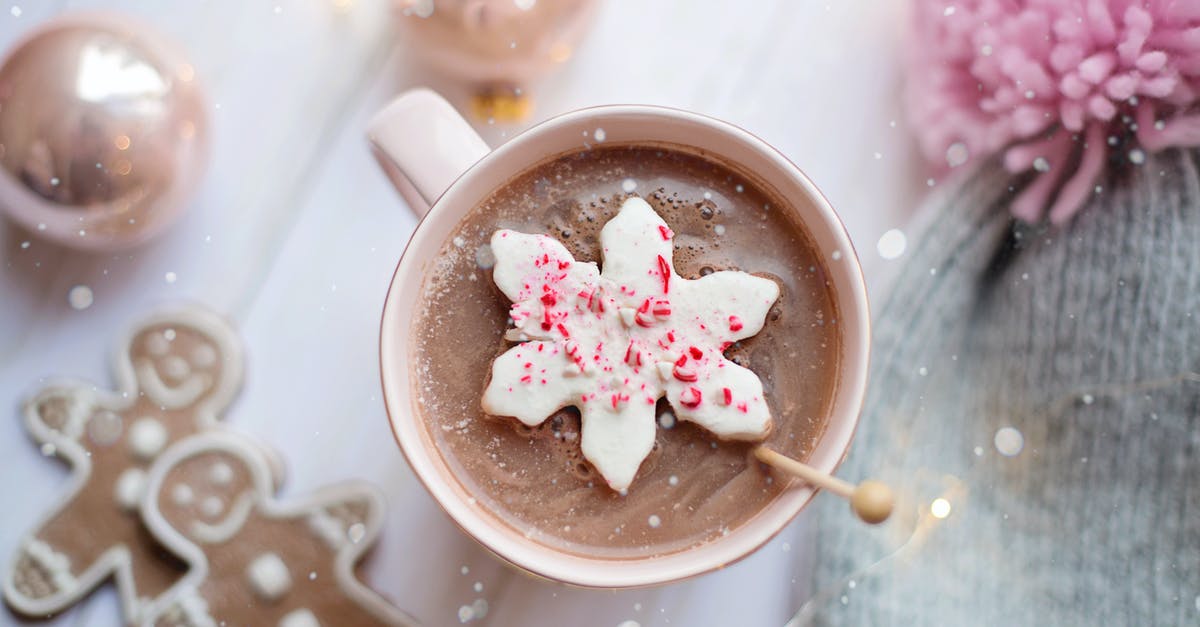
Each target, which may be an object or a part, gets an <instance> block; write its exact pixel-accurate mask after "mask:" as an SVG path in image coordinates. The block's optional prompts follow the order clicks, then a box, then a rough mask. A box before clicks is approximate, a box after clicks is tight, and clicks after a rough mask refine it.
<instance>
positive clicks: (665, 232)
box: [658, 224, 675, 242]
mask: <svg viewBox="0 0 1200 627" xmlns="http://www.w3.org/2000/svg"><path fill="white" fill-rule="evenodd" d="M658 232H659V233H660V234H661V235H662V238H663V241H664V242H666V241H670V239H671V238H672V237H675V233H673V232H672V231H671V229H669V228H667V225H665V224H660V225H658Z"/></svg>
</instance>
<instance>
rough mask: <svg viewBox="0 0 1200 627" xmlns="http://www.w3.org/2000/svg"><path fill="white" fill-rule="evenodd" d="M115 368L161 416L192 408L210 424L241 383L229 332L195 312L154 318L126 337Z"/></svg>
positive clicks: (235, 348) (223, 325) (237, 350)
mask: <svg viewBox="0 0 1200 627" xmlns="http://www.w3.org/2000/svg"><path fill="white" fill-rule="evenodd" d="M118 368H120V369H121V370H122V371H123V373H122V374H123V376H122V378H123V379H126V380H130V381H132V382H133V385H132V387H135V388H136V389H137V390H138V392H139V394H141V395H143V396H144V397H146V398H147V399H149V400H150V401H151V402H154V403H157V404H158V405H159V406H160V407H162V408H163V409H164V410H179V409H185V408H192V409H193V412H194V413H195V414H196V416H197V417H198V418H200V419H202V420H211V419H213V418H214V417H215V415H216V413H218V412H219V411H220V410H221V409H223V408H224V407H225V405H227V404H228V403H229V401H230V400H231V399H232V398H233V395H234V394H235V393H236V392H237V388H238V386H239V385H240V384H241V380H242V355H241V349H240V346H239V345H238V342H237V341H236V337H235V336H234V335H233V333H232V331H231V330H230V329H229V326H228V325H227V324H226V323H225V322H224V321H223V320H221V319H220V318H218V317H216V316H213V315H211V314H207V313H205V312H202V311H200V310H191V311H188V312H186V313H183V314H168V315H162V316H155V317H153V318H151V319H149V320H148V321H146V322H145V323H144V324H142V325H141V326H139V327H138V328H137V329H136V330H135V331H134V332H133V333H132V334H131V336H130V337H129V339H128V341H127V342H126V344H125V347H124V355H123V356H122V357H121V358H120V359H119V362H118Z"/></svg>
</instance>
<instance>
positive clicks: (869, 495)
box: [754, 446, 896, 525]
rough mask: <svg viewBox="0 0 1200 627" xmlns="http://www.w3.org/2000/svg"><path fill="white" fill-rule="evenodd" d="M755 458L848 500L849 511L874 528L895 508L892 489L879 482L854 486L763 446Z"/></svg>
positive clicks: (868, 482) (868, 481)
mask: <svg viewBox="0 0 1200 627" xmlns="http://www.w3.org/2000/svg"><path fill="white" fill-rule="evenodd" d="M754 456H755V457H756V458H758V461H760V462H762V463H764V464H767V465H768V466H771V467H772V468H777V469H779V470H782V471H783V472H786V473H788V474H790V475H792V476H795V477H799V478H800V479H803V480H804V481H807V482H808V483H811V484H812V485H814V486H816V487H818V488H824V489H825V490H828V491H830V492H833V493H834V494H836V495H838V496H840V497H842V498H844V499H847V500H849V501H850V508H851V509H852V510H854V513H855V514H856V515H858V517H859V518H861V519H862V520H863V522H866V523H868V524H872V525H877V524H879V523H881V522H883V521H885V520H887V519H888V517H889V516H891V515H892V509H894V508H895V502H896V499H895V498H894V497H893V496H892V490H891V488H889V487H887V486H886V485H885V484H883V483H880V482H878V481H872V480H870V479H868V480H866V481H863V482H862V483H860V484H858V485H857V486H856V485H854V484H852V483H849V482H847V481H843V480H841V479H838V478H837V477H835V476H833V475H828V474H825V473H823V472H821V471H820V470H817V469H816V468H813V467H812V466H809V465H808V464H805V463H802V462H798V461H796V460H794V459H792V458H790V457H788V456H786V455H784V454H782V453H780V452H778V451H773V450H771V449H769V448H767V447H765V446H760V447H758V448H756V449H754Z"/></svg>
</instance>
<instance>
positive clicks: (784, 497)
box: [379, 104, 871, 588]
mask: <svg viewBox="0 0 1200 627" xmlns="http://www.w3.org/2000/svg"><path fill="white" fill-rule="evenodd" d="M621 116H646V117H650V118H655V117H657V118H666V119H671V120H675V121H680V122H683V123H685V124H689V125H693V126H697V127H701V128H703V129H704V130H706V131H707V132H710V133H714V134H717V135H724V136H725V137H726V138H727V139H731V140H735V141H738V142H740V143H742V144H743V145H745V146H746V147H748V148H750V149H752V150H753V151H754V152H755V153H757V154H758V155H759V156H761V157H763V158H766V159H767V160H769V161H770V162H771V164H772V165H773V166H774V167H775V169H776V170H777V171H778V172H779V173H780V174H782V175H784V176H786V178H788V179H791V180H792V181H793V182H794V183H796V184H797V185H798V187H800V188H801V189H803V190H804V192H805V193H806V194H807V195H808V200H809V201H810V202H811V204H812V206H813V208H814V209H815V210H816V213H818V214H819V215H820V216H821V218H822V219H823V221H824V222H825V224H824V226H825V227H826V230H827V231H828V232H829V234H830V235H831V236H832V237H833V238H834V239H835V240H836V242H837V247H836V248H835V250H837V251H840V252H841V256H840V258H839V257H837V256H835V257H834V259H835V262H837V263H845V264H849V265H850V266H851V268H850V271H849V272H848V273H846V275H847V277H846V278H843V279H841V280H840V283H838V284H836V285H835V287H834V288H833V291H834V294H835V300H836V301H837V303H838V306H839V312H838V316H839V318H840V319H841V320H842V321H843V329H846V326H847V325H845V323H844V321H845V320H847V319H850V318H851V317H853V318H854V327H855V328H856V329H858V331H857V332H855V333H854V336H855V338H857V341H856V342H852V341H851V338H850V337H849V334H848V333H845V332H844V335H843V337H842V345H843V352H842V355H841V365H840V372H839V376H838V386H839V388H842V387H843V386H847V387H845V388H844V389H845V390H846V393H847V394H849V400H846V401H841V402H840V403H839V401H838V397H839V396H841V394H842V392H841V391H839V392H835V398H834V401H833V404H832V405H831V408H830V412H829V416H828V423H827V425H826V429H825V431H823V432H822V433H821V435H820V436H819V437H818V438H817V443H816V445H815V447H814V450H813V451H812V452H811V453H810V458H809V460H808V462H809V463H810V464H811V465H813V466H814V467H816V468H818V469H819V470H821V471H824V472H827V473H831V474H832V473H833V472H834V471H835V470H836V469H837V468H838V466H840V465H841V463H842V461H843V460H844V459H845V457H846V455H847V453H848V451H849V447H850V443H851V442H852V441H853V438H854V433H855V431H856V430H857V427H858V421H859V414H860V412H861V410H862V406H863V402H864V399H865V394H866V383H867V373H868V371H869V361H870V339H871V320H870V310H869V302H868V300H867V294H866V280H865V277H864V276H863V273H862V266H861V264H860V263H859V259H858V255H857V252H856V250H855V248H854V245H853V243H852V242H851V240H850V236H849V233H848V232H847V231H846V227H845V224H844V222H843V221H842V219H841V217H840V216H838V214H837V212H836V211H834V209H833V206H832V205H831V204H830V202H829V200H828V199H827V198H826V197H825V195H824V194H823V193H821V191H820V190H819V189H818V188H817V187H816V185H815V184H814V183H813V182H812V180H811V179H809V178H808V176H807V175H806V174H805V173H804V172H803V171H802V170H801V169H800V168H799V166H797V165H796V164H794V163H792V161H791V160H789V159H788V158H787V157H786V156H784V155H783V153H782V152H780V151H779V150H778V149H777V148H775V147H774V146H772V145H771V144H769V143H767V142H766V141H765V140H763V139H761V138H759V137H758V136H757V135H754V134H753V133H751V132H749V131H747V130H745V129H743V128H741V127H739V126H737V125H735V124H732V123H729V122H726V121H723V120H720V119H717V118H713V117H710V116H706V115H703V114H699V113H695V112H691V111H686V110H683V109H678V108H674V107H666V106H659V105H633V104H612V105H597V106H590V107H585V108H581V109H576V110H573V111H570V112H567V113H563V114H560V115H557V116H554V117H551V118H549V119H547V120H544V121H542V122H539V123H538V124H535V125H533V126H531V127H530V128H528V129H526V130H525V131H523V132H521V133H519V134H517V135H516V136H514V137H513V138H511V139H509V140H508V141H506V142H505V143H504V144H502V145H500V146H497V147H495V148H493V149H492V150H491V151H489V152H488V153H487V154H485V155H484V156H483V157H481V158H480V159H479V160H478V161H477V162H475V163H474V164H472V165H471V166H470V167H469V168H467V169H466V170H465V171H464V172H462V173H460V174H459V175H458V177H457V178H455V180H454V182H453V183H451V185H450V186H449V187H448V188H447V189H446V190H445V191H444V192H442V194H441V195H440V196H439V197H438V198H437V199H436V200H435V201H434V202H433V203H431V205H430V209H429V211H428V212H427V213H426V214H425V215H424V216H422V217H421V219H420V220H419V221H418V222H417V224H416V226H415V227H414V229H413V232H412V235H411V236H410V237H409V240H408V241H407V242H406V243H405V246H404V249H403V251H402V252H401V254H400V258H399V260H398V261H397V264H396V269H395V270H394V272H393V274H392V278H391V281H390V283H389V285H388V292H387V295H386V296H385V300H384V306H383V310H382V314H381V322H380V340H379V364H380V369H379V374H380V380H381V385H382V388H383V401H384V406H385V410H386V413H387V416H388V423H389V425H390V426H391V430H392V434H393V437H394V438H395V440H396V442H397V444H398V446H399V447H400V450H401V452H402V453H403V455H404V457H405V460H406V461H407V462H408V464H409V467H410V468H411V469H412V470H413V474H414V475H415V476H416V477H417V479H418V480H419V481H420V482H421V484H422V485H423V486H424V488H425V490H426V491H427V492H428V493H429V494H430V496H432V497H433V499H434V500H435V501H436V502H437V504H438V506H439V507H440V508H441V509H442V511H443V512H445V513H446V514H447V515H448V516H449V517H450V518H451V520H452V521H453V522H454V523H455V525H456V526H458V527H459V528H460V529H462V531H463V532H464V533H466V534H467V535H468V536H470V537H471V538H472V539H474V540H475V541H476V542H477V543H479V544H480V545H482V546H483V547H484V548H485V549H487V550H488V551H489V552H491V553H493V554H494V555H497V556H499V557H500V558H502V559H503V560H504V561H506V562H509V563H510V564H513V565H515V566H517V567H518V568H520V569H521V570H524V571H526V572H528V573H532V574H534V575H537V576H540V577H544V578H546V579H550V580H553V581H558V582H562V583H566V584H570V585H574V586H580V587H587V588H637V587H645V586H654V585H661V584H666V583H671V582H676V581H681V580H684V579H688V578H691V577H694V576H698V575H701V574H704V573H708V572H712V571H714V570H718V569H720V568H724V567H726V566H729V565H731V564H733V563H735V562H737V561H740V560H742V559H744V558H746V557H748V556H749V555H751V554H753V553H755V552H756V551H757V550H758V549H759V548H761V547H762V546H763V545H765V544H766V543H767V542H769V541H770V540H771V539H772V538H774V537H775V536H776V535H778V534H779V533H780V532H781V531H783V529H784V528H785V527H787V526H788V524H790V523H791V521H792V520H794V519H795V517H796V516H797V515H798V514H799V513H800V511H801V510H803V509H804V508H805V507H806V506H807V505H808V503H809V502H811V501H812V499H813V497H814V496H815V493H816V489H815V488H814V487H812V486H809V485H807V484H804V483H802V482H793V484H792V485H790V486H789V487H788V488H787V489H785V490H784V491H783V492H781V493H780V494H779V495H778V496H777V497H775V498H774V499H773V500H771V501H770V502H768V503H767V505H766V506H764V507H763V508H762V509H760V510H759V511H758V512H756V513H755V514H754V515H753V516H751V518H749V519H747V520H746V521H744V522H743V523H742V524H741V525H739V526H738V527H736V528H734V529H733V530H731V531H730V532H729V534H728V535H727V536H725V537H721V538H717V539H713V540H709V541H707V542H704V543H703V544H700V545H697V546H695V547H692V548H688V549H683V550H679V551H675V552H672V553H667V554H664V555H661V556H654V557H640V558H611V557H596V556H592V557H589V556H585V555H579V554H575V553H571V552H569V551H565V550H562V549H558V548H555V547H552V546H549V545H546V544H541V543H538V542H536V541H535V540H530V539H528V538H526V537H525V536H524V534H522V533H521V532H520V531H519V530H517V529H516V528H515V527H513V526H511V525H509V524H508V523H506V522H505V521H503V520H501V519H500V517H499V516H498V515H497V514H494V513H487V512H484V511H478V510H479V508H478V507H477V506H475V502H474V501H475V500H474V498H473V497H471V498H461V497H460V495H459V494H458V493H457V492H456V490H455V486H454V485H453V484H455V483H457V484H458V488H460V489H461V491H462V492H466V491H467V490H466V487H465V486H463V485H462V483H461V481H459V480H458V479H457V477H455V476H454V475H453V472H451V471H449V469H446V474H449V475H450V476H449V477H445V476H442V472H441V469H440V468H439V467H438V463H437V461H436V460H433V459H431V458H433V457H440V454H439V453H437V451H436V446H435V445H433V444H432V443H430V444H429V445H426V444H425V443H424V442H423V440H422V438H421V437H420V436H421V430H422V429H423V426H422V419H421V417H420V415H419V414H418V413H417V412H415V411H413V406H412V404H413V400H412V396H413V394H412V390H411V385H412V383H411V376H406V377H403V378H404V381H399V380H397V379H398V378H399V377H394V376H393V377H389V376H388V375H389V373H391V372H393V371H394V370H395V368H394V367H393V366H392V365H391V363H392V362H393V360H396V359H400V360H407V357H408V356H407V354H405V355H395V354H392V352H391V351H389V350H388V349H389V348H390V347H391V346H393V345H394V344H395V342H394V341H392V340H391V338H392V337H393V336H394V335H395V334H396V333H405V334H406V333H408V331H409V330H408V328H407V327H406V328H404V329H399V328H396V327H399V326H400V325H398V324H389V320H390V319H391V318H394V317H396V315H397V314H396V313H394V312H395V311H397V308H398V307H399V306H400V305H399V303H396V302H395V301H396V300H398V299H399V297H400V294H401V293H402V292H403V291H404V290H405V288H406V287H407V288H412V287H413V286H412V285H411V282H412V281H413V280H416V281H418V282H419V281H421V280H422V277H423V276H424V270H423V269H422V268H421V264H422V262H423V261H425V260H417V259H414V258H413V256H412V255H411V254H410V253H411V252H412V251H413V250H414V249H415V248H416V247H417V246H416V244H417V243H418V242H419V241H420V240H422V239H423V235H425V234H427V233H428V231H429V229H428V228H426V227H427V225H428V224H429V223H431V222H433V221H434V220H435V219H436V216H435V214H440V213H446V212H447V209H446V207H447V206H448V205H447V202H448V201H447V199H451V200H453V197H454V196H455V195H456V193H458V192H460V191H461V189H462V188H463V187H464V186H465V185H466V181H467V179H469V178H470V177H471V176H473V175H475V174H477V173H478V172H480V171H482V169H483V168H486V167H494V166H492V165H491V164H493V163H496V162H502V161H505V160H506V157H507V156H508V155H509V154H510V153H511V152H513V151H514V150H516V149H518V148H520V147H522V146H525V145H527V144H529V143H530V142H535V141H537V140H538V139H539V138H540V137H542V136H544V135H546V134H548V133H551V132H553V131H555V130H556V129H557V128H558V127H561V126H568V125H572V124H575V123H578V122H580V121H583V120H602V119H604V118H614V117H621ZM647 141H653V140H647ZM693 147H694V148H696V149H699V150H706V151H708V152H711V153H714V154H715V155H717V156H718V157H720V158H722V159H725V160H727V161H730V162H731V163H737V161H736V160H734V159H731V158H729V157H728V156H727V155H726V154H724V152H728V151H721V150H713V149H710V148H705V147H701V146H693ZM553 154H557V153H555V152H553V151H546V152H545V154H543V158H545V157H549V156H553ZM537 162H538V161H528V160H526V161H520V160H517V161H515V165H510V166H507V167H505V168H504V171H505V174H506V178H508V179H511V177H512V176H515V175H517V174H519V173H520V172H521V171H523V170H525V169H527V168H529V167H531V166H532V165H534V164H536V163H537ZM485 196H486V194H485ZM472 206H474V205H472ZM469 210H470V208H467V209H465V210H463V211H462V215H459V216H457V217H456V221H455V223H456V224H457V221H458V220H461V218H462V217H463V216H465V215H466V212H468V211H469ZM793 210H794V211H795V209H793ZM799 217H800V218H801V219H802V224H804V225H805V227H806V228H808V229H809V230H810V231H811V230H813V226H812V225H810V224H809V220H808V219H807V218H806V216H803V215H801V216H799ZM436 244H437V245H438V246H441V245H442V244H443V242H437V243H436ZM826 265H827V266H828V265H829V263H828V262H826ZM833 274H835V273H831V275H833ZM409 275H412V276H414V277H415V278H411V279H409V280H407V281H405V278H406V277H408V276H409ZM831 280H833V279H832V278H831ZM402 282H403V283H405V284H406V285H401V283H402ZM837 294H841V295H842V296H840V297H839V296H836V295H837ZM846 302H850V303H852V304H853V307H852V308H850V309H851V310H847V308H846V307H845V306H844V305H845V303H846ZM852 345H853V346H852ZM855 349H856V350H855ZM839 404H840V405H843V406H844V407H843V408H842V412H841V413H840V414H838V412H837V411H835V410H836V409H837V406H838V405H839ZM398 416H400V418H398ZM835 426H837V427H839V428H838V429H837V430H836V433H834V429H833V427H835ZM410 431H411V433H410ZM833 438H836V439H837V442H834V444H833V445H832V449H833V450H828V451H826V450H825V449H827V448H829V447H828V446H823V445H827V444H828V443H829V442H830V441H831V440H832V439H833ZM818 453H823V455H822V458H821V459H817V460H814V459H813V458H814V457H816V456H817V454H818ZM427 458H430V459H427ZM441 462H442V464H443V465H444V464H445V461H444V458H443V459H442V460H441ZM467 501H470V503H468V502H467ZM768 512H771V513H772V514H773V515H772V516H771V519H770V520H769V524H768V525H766V527H767V528H766V530H763V531H758V532H757V533H754V534H750V533H749V532H747V528H748V527H750V526H751V523H752V522H753V521H754V519H756V518H759V517H761V516H763V515H764V514H767V513H768ZM489 519H491V520H489ZM760 526H761V525H760ZM738 536H747V537H744V538H742V537H738ZM518 537H519V538H518ZM735 539H736V540H740V541H739V542H734V541H733V540H735ZM522 540H523V542H522ZM531 543H532V544H533V545H534V546H532V547H527V546H526V545H528V544H531ZM548 555H553V557H552V558H551V557H548ZM621 565H627V566H628V567H627V568H626V567H623V566H621ZM660 565H661V567H660ZM637 566H643V568H637Z"/></svg>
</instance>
